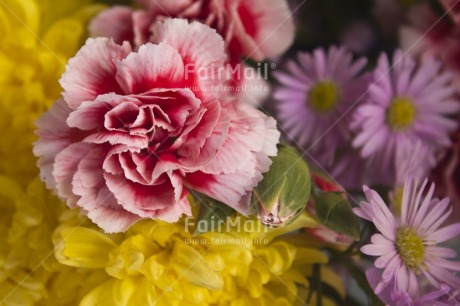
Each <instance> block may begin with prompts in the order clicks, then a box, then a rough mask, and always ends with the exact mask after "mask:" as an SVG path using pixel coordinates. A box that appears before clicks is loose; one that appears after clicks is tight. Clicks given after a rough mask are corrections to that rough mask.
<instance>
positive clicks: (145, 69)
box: [116, 43, 187, 94]
mask: <svg viewBox="0 0 460 306" xmlns="http://www.w3.org/2000/svg"><path fill="white" fill-rule="evenodd" d="M116 79H117V80H118V82H119V84H120V86H121V87H122V88H123V90H124V91H125V92H129V93H133V94H136V93H143V92H146V91H149V90H151V89H152V88H182V87H186V86H187V82H186V78H184V65H183V59H182V58H181V56H180V54H179V53H178V52H177V50H175V49H174V48H172V47H170V46H168V45H166V44H159V45H153V44H150V43H149V44H146V45H143V46H141V47H140V48H139V51H138V52H137V53H131V54H129V55H128V56H127V57H126V58H125V59H124V60H122V61H121V62H119V64H118V65H117V76H116Z"/></svg>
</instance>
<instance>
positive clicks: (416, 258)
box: [396, 227, 425, 274]
mask: <svg viewBox="0 0 460 306" xmlns="http://www.w3.org/2000/svg"><path fill="white" fill-rule="evenodd" d="M396 250H397V251H398V254H399V256H400V257H401V259H402V261H403V262H404V264H405V265H406V267H408V268H409V269H411V270H413V271H414V272H416V273H417V274H418V273H420V272H421V267H422V266H423V263H424V260H425V246H424V245H423V240H422V239H421V238H420V237H419V236H418V235H417V233H416V232H415V231H414V230H413V229H411V228H409V227H401V228H398V230H397V232H396Z"/></svg>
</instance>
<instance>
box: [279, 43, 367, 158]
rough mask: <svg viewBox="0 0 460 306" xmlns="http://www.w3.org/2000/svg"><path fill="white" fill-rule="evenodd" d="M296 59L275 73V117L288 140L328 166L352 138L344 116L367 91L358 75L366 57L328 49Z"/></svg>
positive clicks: (346, 115) (344, 50)
mask: <svg viewBox="0 0 460 306" xmlns="http://www.w3.org/2000/svg"><path fill="white" fill-rule="evenodd" d="M297 60H298V61H297V62H296V61H289V62H288V63H287V65H286V68H287V71H286V72H279V73H276V75H275V77H276V79H277V81H278V82H279V83H280V86H278V88H277V89H276V90H275V92H274V97H275V99H276V100H277V101H278V107H277V108H278V118H279V120H280V124H281V125H282V127H283V128H284V129H285V130H286V132H287V134H288V136H289V138H290V139H295V140H296V142H298V143H299V144H300V145H302V146H304V147H305V148H308V149H311V150H309V153H311V154H312V155H313V156H314V157H315V158H318V160H319V161H321V162H322V163H329V162H330V161H331V160H332V158H333V157H334V153H335V151H336V149H337V148H338V147H340V146H342V145H344V144H346V143H347V142H348V141H349V139H350V132H349V128H348V126H349V123H350V120H351V119H352V118H351V116H349V115H348V114H346V113H345V112H347V111H348V110H349V108H350V107H352V106H353V104H354V103H355V102H356V101H357V100H358V99H359V98H360V97H361V95H362V94H363V93H364V92H365V91H366V86H367V78H366V77H365V76H364V75H363V74H361V73H362V71H363V69H364V67H365V66H366V59H364V58H361V59H358V60H356V61H353V56H352V54H351V53H350V52H348V51H347V50H346V49H345V48H344V47H341V48H337V47H331V48H330V49H329V50H328V51H326V50H324V49H316V50H315V51H314V52H313V54H310V53H299V54H298V55H297ZM350 113H351V112H350ZM342 116H344V117H343V118H341V117H342ZM339 118H341V120H340V122H339V124H337V125H335V126H334V124H335V123H336V121H337V120H338V119H339ZM331 126H334V127H333V128H332V130H331V131H328V132H326V131H327V130H328V129H329V128H330V127H331Z"/></svg>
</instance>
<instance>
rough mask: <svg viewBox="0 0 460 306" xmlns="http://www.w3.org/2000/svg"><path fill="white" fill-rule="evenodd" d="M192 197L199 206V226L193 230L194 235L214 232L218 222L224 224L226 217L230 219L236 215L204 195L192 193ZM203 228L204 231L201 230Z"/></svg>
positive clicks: (231, 209) (223, 205)
mask: <svg viewBox="0 0 460 306" xmlns="http://www.w3.org/2000/svg"><path fill="white" fill-rule="evenodd" d="M193 196H194V198H195V200H196V202H197V203H198V204H199V205H200V208H199V210H198V220H197V224H200V226H199V227H198V226H197V227H196V228H195V232H194V233H195V234H204V233H206V232H212V231H214V230H216V229H217V228H218V224H219V222H220V223H222V221H223V222H226V221H227V217H231V216H233V215H234V214H235V213H236V211H235V210H234V209H233V208H231V207H230V206H228V205H225V204H223V203H221V202H219V201H217V200H214V199H212V198H210V197H207V196H205V195H201V194H197V193H194V194H193ZM203 228H205V229H206V230H203Z"/></svg>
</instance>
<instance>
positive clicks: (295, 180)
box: [251, 146, 311, 227]
mask: <svg viewBox="0 0 460 306" xmlns="http://www.w3.org/2000/svg"><path fill="white" fill-rule="evenodd" d="M272 161H273V163H272V165H271V167H270V170H269V171H268V172H267V173H266V174H265V175H264V178H263V180H262V181H261V182H260V183H259V185H258V186H257V187H256V188H255V189H254V190H253V192H252V199H251V208H252V211H253V213H254V214H255V215H257V217H258V218H259V220H260V221H261V222H262V223H264V224H265V225H267V226H270V227H279V226H284V225H287V224H289V223H291V222H292V221H294V220H295V219H296V218H297V217H298V216H299V215H300V214H301V213H302V212H303V211H304V209H305V206H306V205H307V202H308V199H309V197H310V189H311V181H310V170H309V169H308V166H307V163H306V162H305V161H304V160H303V158H302V157H301V156H300V155H299V153H298V152H297V151H296V150H295V149H294V148H292V147H288V146H279V151H278V156H276V157H274V158H272Z"/></svg>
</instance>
